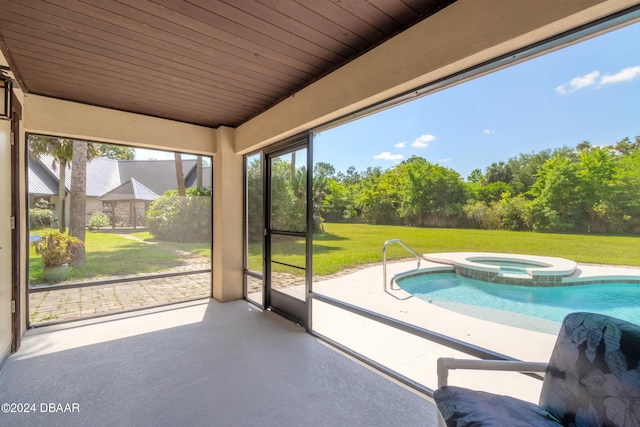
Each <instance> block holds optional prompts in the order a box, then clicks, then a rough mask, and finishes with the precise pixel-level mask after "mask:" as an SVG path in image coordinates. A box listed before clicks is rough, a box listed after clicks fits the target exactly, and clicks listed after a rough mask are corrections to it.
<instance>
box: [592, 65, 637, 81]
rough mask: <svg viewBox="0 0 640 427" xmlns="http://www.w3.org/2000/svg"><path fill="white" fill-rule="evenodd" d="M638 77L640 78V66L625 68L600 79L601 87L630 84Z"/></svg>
mask: <svg viewBox="0 0 640 427" xmlns="http://www.w3.org/2000/svg"><path fill="white" fill-rule="evenodd" d="M638 76H640V65H636V66H635V67H628V68H625V69H623V70H621V71H619V72H618V73H616V74H613V75H610V74H606V75H604V76H602V79H600V85H606V84H611V83H625V82H630V81H631V80H633V79H635V78H636V77H638Z"/></svg>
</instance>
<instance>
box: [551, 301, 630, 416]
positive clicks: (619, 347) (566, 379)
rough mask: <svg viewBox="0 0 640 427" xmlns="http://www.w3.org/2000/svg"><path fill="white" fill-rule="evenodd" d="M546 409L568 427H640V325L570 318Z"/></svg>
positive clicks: (600, 318) (578, 316)
mask: <svg viewBox="0 0 640 427" xmlns="http://www.w3.org/2000/svg"><path fill="white" fill-rule="evenodd" d="M540 405H541V406H542V407H544V408H545V409H546V410H547V411H549V413H551V414H552V415H553V416H555V417H556V418H557V419H559V420H560V421H561V422H562V423H563V424H564V425H568V426H576V427H582V426H585V427H586V426H589V427H590V426H624V427H640V326H638V325H634V324H632V323H629V322H625V321H623V320H619V319H615V318H612V317H609V316H604V315H600V314H593V313H572V314H569V315H568V316H567V317H566V318H565V320H564V322H563V324H562V328H561V330H560V333H559V334H558V339H557V341H556V345H555V347H554V350H553V353H552V355H551V359H550V360H549V367H548V368H547V373H546V375H545V379H544V383H543V386H542V392H541V393H540Z"/></svg>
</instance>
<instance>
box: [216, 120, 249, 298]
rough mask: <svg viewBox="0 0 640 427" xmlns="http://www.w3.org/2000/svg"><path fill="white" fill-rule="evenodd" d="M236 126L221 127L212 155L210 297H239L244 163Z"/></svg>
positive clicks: (241, 264)
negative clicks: (237, 146)
mask: <svg viewBox="0 0 640 427" xmlns="http://www.w3.org/2000/svg"><path fill="white" fill-rule="evenodd" d="M234 146H235V130H234V129H231V128H225V127H220V128H218V129H217V132H216V154H215V155H214V156H213V295H212V296H213V298H215V299H216V300H218V301H222V302H224V301H231V300H236V299H240V298H242V266H243V263H242V257H243V243H242V239H243V232H242V227H243V225H242V224H243V220H242V219H243V202H242V200H243V199H242V198H243V184H242V177H243V163H242V155H240V154H236V152H235V149H234Z"/></svg>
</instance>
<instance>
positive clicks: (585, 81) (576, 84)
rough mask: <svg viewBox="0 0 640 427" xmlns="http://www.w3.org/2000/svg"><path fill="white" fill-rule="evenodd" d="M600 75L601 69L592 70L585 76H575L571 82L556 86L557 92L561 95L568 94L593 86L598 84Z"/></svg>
mask: <svg viewBox="0 0 640 427" xmlns="http://www.w3.org/2000/svg"><path fill="white" fill-rule="evenodd" d="M598 77H600V71H592V72H590V73H589V74H585V75H584V76H580V77H574V78H573V79H571V81H570V82H569V83H565V84H562V85H560V86H558V87H557V88H556V92H558V93H559V94H560V95H566V94H568V93H572V92H575V91H577V90H580V89H582V88H585V87H588V86H592V85H594V84H596V82H597V80H598Z"/></svg>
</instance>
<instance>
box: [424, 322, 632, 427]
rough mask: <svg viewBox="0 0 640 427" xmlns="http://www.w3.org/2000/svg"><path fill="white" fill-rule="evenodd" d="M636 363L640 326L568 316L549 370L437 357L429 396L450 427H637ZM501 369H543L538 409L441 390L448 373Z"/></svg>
mask: <svg viewBox="0 0 640 427" xmlns="http://www.w3.org/2000/svg"><path fill="white" fill-rule="evenodd" d="M639 362H640V326H638V325H634V324H632V323H629V322H626V321H624V320H620V319H615V318H613V317H609V316H605V315H601V314H594V313H572V314H569V315H568V316H567V317H565V319H564V321H563V322H562V327H561V329H560V333H559V335H558V338H557V341H556V344H555V347H554V349H553V352H552V354H551V359H550V360H549V363H548V364H539V363H525V362H511V361H493V360H486V361H485V360H460V359H448V358H441V359H439V360H438V387H439V388H438V390H436V392H435V394H434V398H435V400H436V404H437V405H438V409H439V410H440V414H441V419H440V423H442V422H443V421H444V422H445V423H446V425H447V426H450V427H451V426H467V425H473V426H509V427H511V426H576V427H581V426H585V427H587V426H588V427H591V426H624V427H631V426H640V364H639ZM501 365H502V366H501ZM545 365H546V369H542V368H543V367H544V366H545ZM502 367H505V369H506V370H511V371H520V372H536V371H544V372H545V376H544V382H543V384H542V391H541V393H540V404H539V405H535V404H533V403H529V402H525V401H522V400H519V399H516V398H513V397H509V396H500V395H495V394H491V393H487V392H483V391H474V390H469V389H466V388H461V387H454V386H447V385H446V382H447V374H448V369H489V370H503V369H502Z"/></svg>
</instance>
